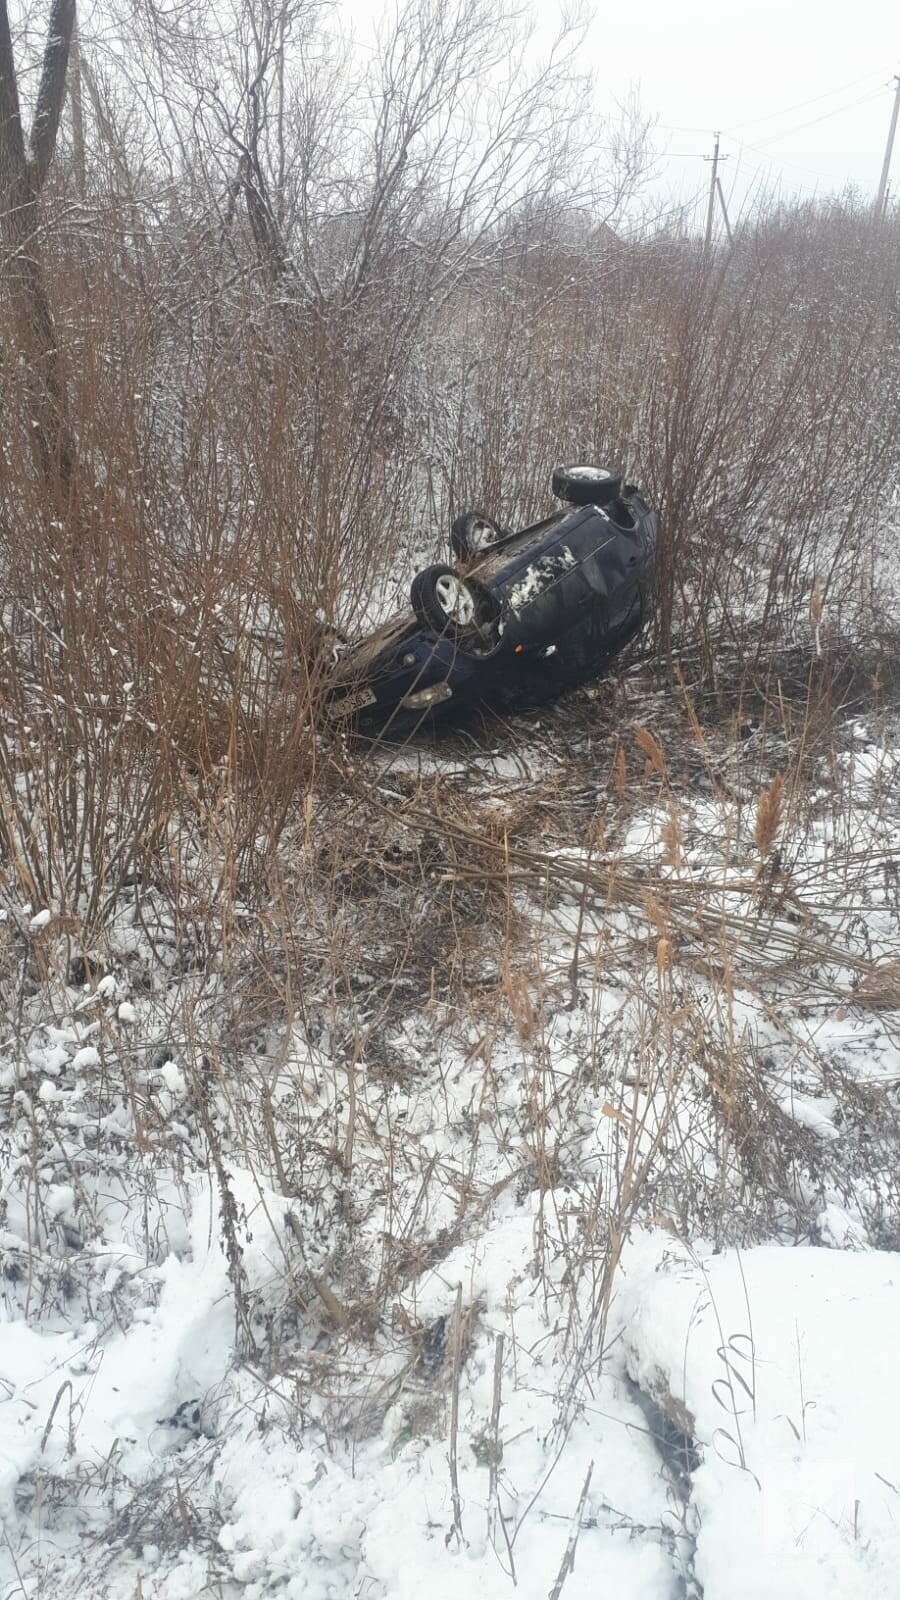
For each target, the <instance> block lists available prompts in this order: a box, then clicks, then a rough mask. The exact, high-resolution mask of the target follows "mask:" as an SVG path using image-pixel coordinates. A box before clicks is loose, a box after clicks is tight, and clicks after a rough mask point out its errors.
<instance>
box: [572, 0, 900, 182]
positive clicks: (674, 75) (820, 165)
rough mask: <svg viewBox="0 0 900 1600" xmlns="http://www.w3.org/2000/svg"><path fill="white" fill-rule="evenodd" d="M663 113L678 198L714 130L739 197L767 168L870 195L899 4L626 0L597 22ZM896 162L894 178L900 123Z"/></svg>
mask: <svg viewBox="0 0 900 1600" xmlns="http://www.w3.org/2000/svg"><path fill="white" fill-rule="evenodd" d="M591 41H592V44H593V46H594V47H595V49H596V52H597V57H598V66H599V65H600V62H601V60H602V57H603V54H604V53H605V52H606V51H608V52H609V59H610V61H611V62H614V63H615V66H616V72H617V75H619V76H620V77H623V78H624V77H630V78H632V79H633V80H634V81H635V82H636V83H638V84H639V86H640V94H641V101H642V105H643V107H644V109H645V110H646V111H647V112H651V113H652V114H654V115H655V116H656V117H657V118H658V120H659V127H658V129H657V133H656V140H657V144H658V146H659V147H660V150H661V152H662V160H661V163H660V177H659V180H658V181H659V182H661V183H662V184H663V186H668V187H669V188H670V189H671V190H672V191H675V192H676V193H679V194H681V196H682V197H683V198H684V199H687V198H688V196H689V195H690V194H692V193H694V192H695V190H697V189H702V188H703V187H704V186H705V184H706V183H707V182H708V177H709V166H708V165H707V164H706V163H705V162H704V161H703V160H702V159H700V157H701V156H702V155H703V154H709V153H710V152H711V150H712V136H713V132H714V130H715V129H720V130H721V132H722V146H721V148H722V152H723V154H727V156H728V160H727V161H726V162H725V164H724V166H723V168H722V172H721V176H722V182H723V186H724V188H725V191H726V194H728V193H729V192H731V191H732V190H733V193H734V201H735V204H738V202H739V200H740V198H741V196H743V195H744V194H745V193H746V191H747V189H748V187H749V186H751V185H752V184H753V183H754V182H755V181H759V180H760V179H761V178H764V179H765V181H766V183H767V185H768V186H769V187H774V186H776V185H779V184H780V185H781V186H782V188H783V189H784V190H785V191H788V192H793V191H796V190H800V191H801V192H803V193H805V194H811V193H813V192H815V191H818V192H820V193H821V192H822V191H827V190H833V189H835V188H837V189H841V188H843V186H844V185H845V184H846V183H847V182H853V183H855V184H857V185H858V186H859V187H860V188H861V189H862V190H863V191H865V192H866V193H872V194H874V192H875V190H876V188H877V186H878V179H879V175H880V172H881V163H882V159H883V156H884V149H885V143H886V140H887V134H888V127H889V124H890V117H891V107H892V104H893V87H892V82H891V80H892V78H893V76H894V73H895V72H897V71H898V70H900V5H898V4H897V3H896V0H895V3H894V4H888V3H887V0H857V3H854V0H844V3H841V4H837V3H836V0H786V3H784V4H781V5H742V4H739V3H737V0H671V3H667V0H624V3H622V4H618V5H614V6H608V7H605V8H603V9H602V10H598V12H597V14H596V16H595V20H594V22H593V25H592V30H591ZM895 158H896V159H895V163H894V166H893V168H892V174H893V176H894V181H895V184H896V186H897V188H898V189H900V134H898V141H897V147H896V150H895Z"/></svg>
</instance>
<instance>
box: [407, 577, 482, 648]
mask: <svg viewBox="0 0 900 1600" xmlns="http://www.w3.org/2000/svg"><path fill="white" fill-rule="evenodd" d="M410 599H411V601H412V608H413V610H414V612H415V613H416V618H417V619H418V621H419V622H421V623H422V624H423V626H424V627H426V628H433V629H434V631H435V633H456V634H462V633H469V632H472V631H473V630H475V629H477V628H479V627H481V626H483V624H484V622H485V621H486V620H487V619H488V618H489V616H490V614H491V600H490V596H489V594H488V592H487V590H486V589H485V588H484V587H483V586H482V585H481V584H480V583H475V582H474V581H473V580H472V579H471V578H461V577H460V576H459V574H458V573H456V572H454V570H453V568H452V567H445V566H436V567H426V568H425V571H424V572H418V573H417V574H416V576H415V577H414V578H413V581H412V589H411V590H410Z"/></svg>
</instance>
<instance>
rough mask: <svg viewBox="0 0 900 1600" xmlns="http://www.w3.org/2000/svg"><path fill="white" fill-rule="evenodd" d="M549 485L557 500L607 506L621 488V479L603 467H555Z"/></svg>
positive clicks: (574, 503) (571, 503)
mask: <svg viewBox="0 0 900 1600" xmlns="http://www.w3.org/2000/svg"><path fill="white" fill-rule="evenodd" d="M551 487H552V489H553V493H554V494H555V495H556V498H557V500H567V501H568V502H569V505H572V506H608V505H610V504H611V503H612V501H613V500H615V499H616V497H617V495H618V494H619V492H620V490H621V488H622V479H621V477H620V476H619V475H618V474H617V473H615V472H607V471H605V469H604V468H603V467H556V468H554V472H553V477H552V479H551Z"/></svg>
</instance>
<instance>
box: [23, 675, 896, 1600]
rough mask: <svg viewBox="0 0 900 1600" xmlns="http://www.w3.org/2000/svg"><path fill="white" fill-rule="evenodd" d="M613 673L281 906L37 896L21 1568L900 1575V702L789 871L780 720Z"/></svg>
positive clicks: (159, 1596)
mask: <svg viewBox="0 0 900 1600" xmlns="http://www.w3.org/2000/svg"><path fill="white" fill-rule="evenodd" d="M603 692H604V691H602V690H601V691H599V692H598V691H594V693H593V694H587V695H585V696H583V697H581V699H580V700H579V701H578V705H577V708H576V711H575V712H572V711H567V710H566V709H565V708H562V709H561V710H560V711H559V712H549V713H546V714H544V715H543V716H542V717H541V718H540V719H530V720H529V719H524V720H523V722H522V724H521V725H520V726H519V727H517V728H515V729H513V730H512V733H511V734H507V735H506V736H503V737H501V736H499V735H498V738H497V740H496V741H495V743H493V744H491V745H490V746H488V745H486V744H485V743H484V741H482V743H481V745H480V746H479V747H478V748H476V749H474V750H473V749H472V748H471V746H470V745H469V744H467V742H466V741H465V739H462V738H460V739H459V740H457V741H456V742H455V743H454V742H453V741H452V740H450V741H448V742H446V743H445V744H442V745H437V746H427V747H424V748H420V749H419V750H418V751H417V750H415V749H408V750H406V751H405V752H403V753H402V754H400V755H397V756H394V757H390V756H389V755H385V756H384V757H383V758H382V760H381V762H380V765H379V766H378V768H377V769H375V770H373V771H371V772H370V773H369V780H368V781H369V792H368V795H367V799H366V804H365V806H362V805H361V803H359V802H357V803H356V809H355V811H354V812H353V813H352V818H351V820H352V824H353V826H352V830H350V829H349V828H348V826H347V823H346V820H345V824H344V831H343V834H342V835H341V836H340V837H341V841H342V842H339V841H338V837H337V835H335V839H334V841H332V842H331V843H329V844H328V845H327V846H320V847H319V854H318V855H317V857H316V864H315V865H316V873H317V874H318V876H317V877H316V878H315V881H314V883H313V887H312V888H310V882H311V881H312V880H311V878H310V876H309V873H310V872H311V870H312V869H311V866H310V863H309V861H308V860H307V859H306V857H305V856H304V848H306V849H307V851H308V848H309V847H308V841H307V844H306V845H305V846H304V842H303V839H302V838H298V841H297V859H296V862H295V863H294V866H293V871H294V885H293V888H291V887H290V886H288V887H287V888H285V887H282V898H281V899H280V900H279V901H278V903H277V905H276V904H275V903H274V901H273V905H272V906H266V907H262V908H259V909H257V910H254V911H251V910H249V909H248V908H246V907H242V906H240V905H239V904H232V905H230V906H229V907H228V908H225V907H222V906H220V907H212V908H210V907H209V906H206V907H205V909H204V911H203V914H202V916H201V915H200V913H199V911H197V910H196V908H195V914H194V918H193V921H191V923H190V927H189V929H188V931H187V932H186V924H187V919H184V920H183V921H182V922H179V919H178V918H177V917H176V916H174V915H173V912H172V907H171V904H169V903H167V902H166V900H165V897H164V896H163V895H162V894H161V893H157V892H156V891H154V890H148V891H147V892H146V893H145V894H143V895H142V896H141V899H140V904H137V903H135V902H134V901H132V902H130V903H129V902H128V901H127V897H123V902H122V904H121V906H120V908H119V910H118V912H117V914H116V917H115V919H114V920H113V922H112V924H111V926H110V930H109V934H108V938H107V941H106V944H105V946H104V948H103V949H102V950H97V951H96V952H95V953H94V961H93V964H92V963H91V961H88V970H87V971H85V970H84V968H83V966H79V957H83V956H84V954H85V952H81V951H80V950H79V947H78V941H77V936H76V934H75V933H74V932H73V929H72V927H71V926H70V925H69V924H68V923H67V922H66V919H61V918H59V917H57V916H55V914H54V909H53V908H52V907H48V908H44V907H35V906H31V907H25V906H22V905H13V904H10V905H8V906H7V907H6V918H5V921H4V922H3V924H2V929H0V933H2V938H3V941H4V943H3V951H2V965H3V973H4V980H5V995H6V1019H5V1025H4V1033H3V1047H2V1052H0V1091H2V1100H0V1112H2V1117H3V1123H2V1131H0V1166H2V1201H0V1204H2V1211H0V1258H2V1296H0V1514H2V1517H3V1525H4V1539H3V1543H2V1547H0V1597H2V1600H12V1597H13V1596H18V1595H22V1596H26V1597H28V1600H31V1597H32V1596H39V1595H51V1594H52V1595H53V1596H55V1597H56V1596H58V1597H60V1600H68V1597H74V1596H76V1595H85V1596H87V1595H90V1596H94V1595H97V1596H103V1595H108V1596H110V1597H111V1600H126V1597H128V1600H132V1597H134V1596H142V1597H144V1600H150V1597H153V1600H199V1597H200V1596H202V1595H207V1594H209V1595H212V1596H226V1597H230V1600H235V1597H237V1596H242V1597H246V1600H262V1597H264V1596H268V1595H283V1596H286V1597H287V1596H290V1597H296V1600H301V1597H302V1600H350V1597H359V1600H382V1597H383V1600H388V1597H390V1600H414V1597H415V1600H418V1596H419V1595H420V1594H422V1593H427V1594H428V1595H429V1596H434V1597H435V1600H467V1597H468V1596H469V1595H471V1594H472V1593H478V1594H481V1595H483V1596H485V1600H494V1597H497V1600H500V1597H506V1596H509V1595H512V1594H514V1593H516V1594H519V1595H522V1596H523V1597H525V1600H532V1597H534V1600H538V1597H541V1600H543V1597H545V1596H548V1597H549V1596H552V1597H554V1600H556V1597H558V1596H560V1595H562V1596H564V1597H565V1600H578V1597H584V1600H587V1597H588V1596H591V1597H593V1596H596V1595H597V1594H601V1593H604V1594H605V1593H611V1594H615V1595H616V1596H617V1597H619V1600H675V1597H677V1596H691V1595H695V1596H696V1595H700V1594H704V1595H705V1596H706V1597H707V1600H744V1597H747V1600H750V1597H757V1596H760V1597H761V1596H766V1597H767V1600H777V1597H781V1596H784V1597H785V1600H787V1597H788V1596H790V1597H791V1600H807V1597H808V1600H813V1597H816V1600H819V1597H821V1596H834V1597H840V1600H853V1597H855V1596H857V1595H858V1596H860V1597H862V1596H863V1595H865V1596H866V1597H882V1596H883V1597H884V1600H890V1597H892V1596H894V1595H896V1594H897V1593H898V1579H897V1570H898V1559H900V1399H898V1395H897V1391H896V1385H895V1384H894V1383H893V1381H892V1363H893V1359H894V1354H895V1346H896V1335H897V1328H898V1326H900V1266H898V1263H900V1254H898V1253H897V1252H898V1249H900V1204H898V1198H900V1195H898V1190H900V1175H898V1173H900V1167H898V1151H900V1138H898V1120H900V1104H898V1089H900V937H898V933H900V924H898V905H900V899H898V877H897V870H898V867H897V849H898V831H897V829H898V809H897V800H896V796H897V795H898V793H900V787H898V779H900V757H898V743H900V742H898V739H897V728H896V723H895V722H894V723H892V722H891V720H890V718H889V717H888V718H885V717H883V716H880V715H879V716H873V715H870V714H868V713H864V712H860V713H859V715H858V716H857V717H856V719H855V720H852V719H851V720H847V721H846V722H844V723H843V724H842V725H841V727H840V728H839V730H838V737H836V739H835V741H834V744H833V747H832V746H830V747H829V753H828V754H827V756H826V755H825V754H823V755H822V756H821V758H820V759H819V760H818V764H817V766H816V767H815V768H811V767H810V768H808V769H807V771H806V782H805V786H804V787H803V789H802V790H800V789H799V788H797V789H795V790H794V792H793V793H791V792H788V793H787V795H786V797H785V798H784V800H783V803H782V811H781V816H780V821H779V823H778V829H777V839H778V844H777V855H776V854H775V853H774V847H772V846H767V847H766V851H765V854H764V858H763V859H761V858H760V854H759V848H758V819H759V795H760V793H761V792H762V791H764V790H766V789H767V787H768V786H769V785H770V783H771V779H772V776H773V774H774V773H775V772H776V771H784V770H787V767H786V763H785V761H784V760H783V757H784V755H785V751H784V749H783V748H782V747H781V746H779V745H778V744H777V741H774V740H773V737H772V736H770V737H769V742H768V743H766V742H765V737H764V731H760V730H759V729H758V728H757V727H756V726H755V725H753V724H752V723H750V724H748V726H747V727H746V728H745V729H744V730H743V736H742V737H738V738H736V737H734V736H733V732H732V730H731V729H730V728H724V727H719V726H716V725H713V724H712V723H710V724H708V725H705V726H704V728H703V729H702V730H701V733H700V735H699V736H698V737H695V738H694V740H693V742H691V741H690V740H689V739H682V742H681V743H680V744H679V743H678V741H677V739H676V738H675V736H674V734H673V731H672V730H673V727H674V724H672V722H671V714H670V713H669V712H667V711H665V703H664V700H660V699H657V700H654V699H653V697H652V696H649V695H645V696H644V699H643V700H642V699H641V685H640V682H639V681H638V680H635V681H634V683H632V685H631V687H629V685H628V683H626V685H625V688H624V690H623V691H617V692H621V693H624V694H625V696H626V698H627V702H628V703H627V705H626V706H624V707H623V705H622V704H619V705H618V706H617V707H616V708H615V710H616V715H615V717H614V718H613V719H612V721H611V722H608V723H606V724H604V723H603V716H604V714H605V712H604V708H603V706H602V703H601V700H598V698H597V695H598V693H599V694H600V696H601V697H602V695H603ZM638 707H639V708H640V712H641V717H640V720H641V722H642V724H643V725H644V726H645V729H646V735H642V736H641V737H636V736H635V735H634V734H633V733H627V734H626V733H624V732H623V734H622V737H621V739H620V740H617V737H616V734H615V728H616V726H617V725H618V726H621V728H622V729H625V728H626V727H627V726H628V722H629V716H631V717H632V718H633V716H634V713H635V710H636V709H637V708H638ZM654 708H655V710H654ZM623 710H624V712H625V715H624V716H623V715H622V713H623ZM657 713H658V715H657ZM610 716H612V713H610ZM654 716H656V720H655V721H654ZM667 717H668V718H669V720H668V721H667V720H666V719H667ZM676 731H678V732H679V736H680V735H681V734H683V733H684V729H683V728H682V729H680V730H676ZM657 751H658V752H659V754H658V755H657V753H656V752H657ZM425 797H428V799H429V804H430V807H431V812H430V814H431V816H432V817H433V819H434V820H433V821H432V822H431V823H428V822H427V816H426V812H427V808H426V806H425ZM366 808H368V809H366ZM379 808H381V809H379ZM385 814H389V815H390V818H391V821H390V827H389V828H388V826H387V824H386V823H384V821H383V817H384V815H385ZM377 817H381V818H382V821H381V822H380V823H379V827H380V828H381V832H380V833H378V832H377V831H375V830H374V824H373V822H372V819H373V818H377ZM423 817H425V818H426V820H423ZM473 833H477V835H478V837H479V839H480V840H481V842H482V854H481V855H478V856H477V858H476V855H475V853H474V850H473V847H472V837H473ZM376 839H377V840H379V841H380V843H379V844H378V845H377V846H376V843H375V841H376ZM348 840H349V842H348ZM322 849H325V850H326V853H327V854H328V859H327V862H326V863H324V864H323V861H322V857H321V851H322ZM307 869H309V871H307ZM500 869H502V871H501V870H500ZM323 882H324V883H327V885H328V894H327V895H325V894H324V893H323V892H322V883H323ZM291 893H293V894H294V895H295V898H294V899H293V900H290V898H289V896H290V894H291ZM226 909H227V913H228V914H227V916H226ZM46 912H49V913H50V915H49V916H47V915H46V914H45V913H46ZM204 918H205V920H204ZM288 926H290V930H291V935H292V937H293V938H296V939H297V940H298V946H299V949H298V953H295V957H294V960H295V969H294V973H293V978H292V982H293V983H294V984H295V985H296V986H297V987H296V988H295V990H294V992H293V993H292V994H288V993H287V988H288V987H289V986H288V985H287V983H286V980H285V976H284V973H285V971H286V966H285V965H284V962H283V961H282V960H281V957H283V953H284V951H285V950H286V949H287V948H288V937H287V933H286V931H285V930H286V928H288ZM223 929H224V933H223ZM188 933H189V935H190V936H189V937H188ZM401 933H402V935H403V938H402V939H401V937H400V935H401ZM404 941H405V942H404ZM292 948H293V946H292ZM262 966H265V968H266V982H264V983H263V982H261V980H260V978H259V971H260V969H261V967H262ZM335 973H337V974H338V975H339V980H340V981H339V982H338V980H337V979H335V977H334V975H335ZM235 974H238V975H239V981H238V979H236V978H235ZM329 974H330V982H329V980H328V975H329Z"/></svg>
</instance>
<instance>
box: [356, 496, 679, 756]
mask: <svg viewBox="0 0 900 1600" xmlns="http://www.w3.org/2000/svg"><path fill="white" fill-rule="evenodd" d="M656 538H657V530H656V518H655V516H654V514H653V512H652V511H651V510H650V508H649V507H648V506H647V503H646V501H645V500H644V499H643V497H642V496H641V495H640V493H639V492H638V491H637V490H636V489H634V488H633V487H631V486H630V485H629V486H626V488H625V489H624V490H623V492H622V495H621V496H620V497H619V499H618V500H617V501H616V502H614V503H613V505H612V506H610V507H607V508H605V509H601V508H599V507H597V506H583V507H578V508H575V509H573V508H571V507H567V508H566V509H565V510H564V511H560V512H557V513H556V514H555V515H553V516H551V517H545V518H543V519H542V520H541V521H540V522H538V523H534V524H532V525H531V526H530V527H527V528H524V529H522V530H521V531H520V532H519V533H512V534H509V535H506V536H504V537H503V539H502V540H500V541H499V542H498V544H497V545H496V546H495V547H494V549H492V550H491V551H489V552H488V553H487V554H486V555H484V556H480V557H479V558H478V559H477V560H476V561H475V562H473V563H471V564H470V565H468V566H467V567H466V568H465V569H464V570H465V574H466V576H467V577H471V578H472V579H474V580H477V583H478V584H479V585H480V586H481V587H482V589H483V590H484V591H485V592H486V594H487V596H489V598H490V604H491V608H492V611H493V617H492V619H491V621H490V623H486V624H485V625H484V626H483V627H481V628H480V629H477V630H474V629H473V630H471V631H470V632H469V633H467V634H466V636H465V637H462V638H458V637H456V636H454V635H453V634H452V633H451V632H450V631H448V632H446V633H444V634H439V633H437V632H436V631H435V630H434V629H433V628H430V627H428V626H425V625H423V624H422V623H421V622H419V621H418V620H417V618H416V617H415V615H414V613H413V612H412V611H406V612H402V613H400V614H399V615H397V616H395V617H392V618H390V619H389V621H387V622H386V623H384V624H382V626H381V627H379V628H376V629H375V630H374V631H373V632H372V633H371V634H370V635H369V636H368V637H367V638H366V639H363V640H361V641H360V643H359V644H357V645H356V646H354V647H352V648H351V649H350V650H349V651H348V652H347V654H346V655H344V656H343V657H342V659H341V660H340V661H339V662H338V663H337V665H336V667H335V669H334V672H333V674H332V676H331V679H330V682H329V690H328V694H329V705H328V716H329V720H331V721H332V722H338V723H339V722H341V721H343V722H348V723H351V724H352V725H353V726H355V727H358V728H359V730H360V731H361V732H372V731H379V730H383V731H387V732H389V733H391V734H399V733H403V732H405V731H408V729H409V728H410V727H411V726H414V725H416V724H417V723H419V722H421V721H422V720H423V719H424V718H425V717H434V716H437V715H446V714H447V713H449V712H453V711H455V710H464V709H466V708H469V707H471V706H473V705H475V704H479V703H481V704H493V705H498V706H503V707H511V706H515V705H522V704H535V703H539V702H541V701H544V700H547V699H552V698H553V697H554V696H555V695H556V694H558V693H560V692H561V691H562V690H563V689H565V688H567V687H571V686H572V685H573V684H576V683H582V682H585V681H588V680H589V679H591V678H594V677H597V676H599V674H600V673H601V672H602V671H603V670H604V668H605V667H606V666H607V664H608V662H609V661H610V660H611V659H612V657H613V656H614V655H615V654H616V653H617V652H618V651H619V650H620V649H622V648H623V646H624V645H625V644H626V643H627V642H628V640H629V639H631V638H633V637H634V635H635V634H636V633H637V632H638V631H639V629H640V628H641V626H642V625H643V623H644V622H645V621H646V620H647V615H648V612H649V609H650V603H651V602H650V595H651V588H652V577H653V567H654V560H655V551H656Z"/></svg>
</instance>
